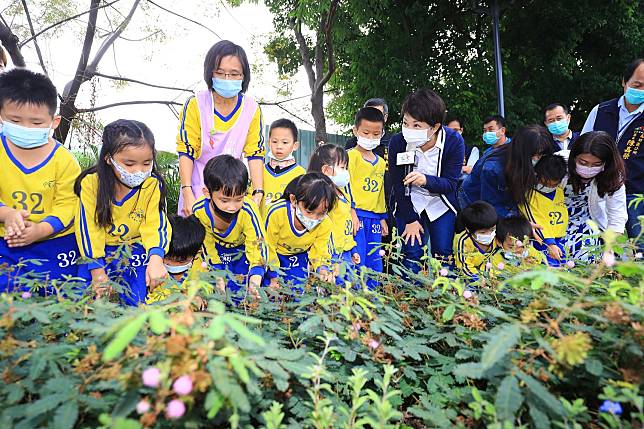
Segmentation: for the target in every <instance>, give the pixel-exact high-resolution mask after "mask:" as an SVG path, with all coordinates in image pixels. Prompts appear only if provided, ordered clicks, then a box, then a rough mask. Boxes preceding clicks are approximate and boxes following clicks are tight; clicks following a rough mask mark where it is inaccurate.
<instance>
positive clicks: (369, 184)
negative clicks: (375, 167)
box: [362, 177, 379, 192]
mask: <svg viewBox="0 0 644 429" xmlns="http://www.w3.org/2000/svg"><path fill="white" fill-rule="evenodd" d="M364 182H365V185H364V186H363V187H362V189H364V190H365V191H367V192H378V191H379V188H378V181H377V180H371V179H370V178H369V177H365V178H364Z"/></svg>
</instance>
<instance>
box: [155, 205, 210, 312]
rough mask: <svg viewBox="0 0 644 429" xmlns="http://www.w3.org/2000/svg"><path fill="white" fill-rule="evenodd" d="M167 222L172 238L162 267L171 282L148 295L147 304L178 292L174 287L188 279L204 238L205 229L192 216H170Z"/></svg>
mask: <svg viewBox="0 0 644 429" xmlns="http://www.w3.org/2000/svg"><path fill="white" fill-rule="evenodd" d="M168 222H169V223H170V226H171V227H172V238H171V239H170V249H169V250H168V253H166V254H165V257H164V258H163V265H164V266H165V269H166V270H167V271H168V274H169V277H170V280H172V282H171V284H170V285H169V286H165V285H163V286H159V287H157V288H156V289H154V291H152V292H151V293H150V294H148V299H147V300H146V302H147V303H148V304H150V303H153V302H157V301H161V300H163V299H165V298H167V297H168V296H169V295H170V294H171V293H172V292H173V291H174V290H176V291H179V289H180V288H178V287H176V286H177V285H178V286H180V285H181V284H182V283H183V282H184V280H186V279H187V278H188V272H189V271H190V270H191V268H193V266H192V264H193V261H194V260H195V258H196V257H197V254H198V253H199V251H200V250H201V246H202V245H203V242H204V238H205V237H206V230H205V228H204V227H203V225H202V224H201V222H199V219H197V218H196V217H195V216H194V215H190V216H188V217H185V218H184V217H181V216H178V215H175V214H170V215H168ZM195 268H196V267H195Z"/></svg>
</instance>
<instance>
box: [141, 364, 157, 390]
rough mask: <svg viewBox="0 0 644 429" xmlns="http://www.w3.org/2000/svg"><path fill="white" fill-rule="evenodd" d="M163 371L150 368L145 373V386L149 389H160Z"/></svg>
mask: <svg viewBox="0 0 644 429" xmlns="http://www.w3.org/2000/svg"><path fill="white" fill-rule="evenodd" d="M160 381H161V371H159V368H155V367H150V368H148V369H146V370H145V371H143V385H144V386H148V387H159V382H160Z"/></svg>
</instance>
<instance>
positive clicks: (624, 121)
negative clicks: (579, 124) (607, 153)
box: [581, 95, 644, 141]
mask: <svg viewBox="0 0 644 429" xmlns="http://www.w3.org/2000/svg"><path fill="white" fill-rule="evenodd" d="M617 105H618V106H619V121H618V123H617V138H616V139H615V140H616V141H619V139H620V137H621V136H622V133H623V132H624V131H625V130H626V128H628V126H629V125H630V123H631V122H632V121H634V120H635V118H637V117H638V116H639V115H641V114H642V113H644V103H642V104H640V105H639V107H638V108H637V109H635V110H633V111H632V112H629V111H628V110H627V109H626V105H625V104H624V96H623V95H622V96H621V97H619V100H618V101H617ZM597 109H599V104H598V105H596V106H595V107H593V110H591V111H590V113H589V114H588V118H586V123H585V124H584V128H583V129H582V130H581V133H582V134H586V133H588V132H590V131H592V130H593V128H594V127H595V120H596V119H597Z"/></svg>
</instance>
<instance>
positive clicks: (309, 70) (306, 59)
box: [290, 18, 315, 91]
mask: <svg viewBox="0 0 644 429" xmlns="http://www.w3.org/2000/svg"><path fill="white" fill-rule="evenodd" d="M290 26H291V29H292V30H293V32H294V33H295V39H296V40H297V45H298V49H299V51H300V56H301V57H302V64H303V65H304V70H306V75H307V77H308V78H309V87H310V88H311V91H313V90H314V89H315V72H314V71H313V63H311V56H310V55H309V47H308V46H307V44H306V39H305V38H304V35H303V34H302V23H301V22H299V21H297V18H292V19H291V20H290Z"/></svg>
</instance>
